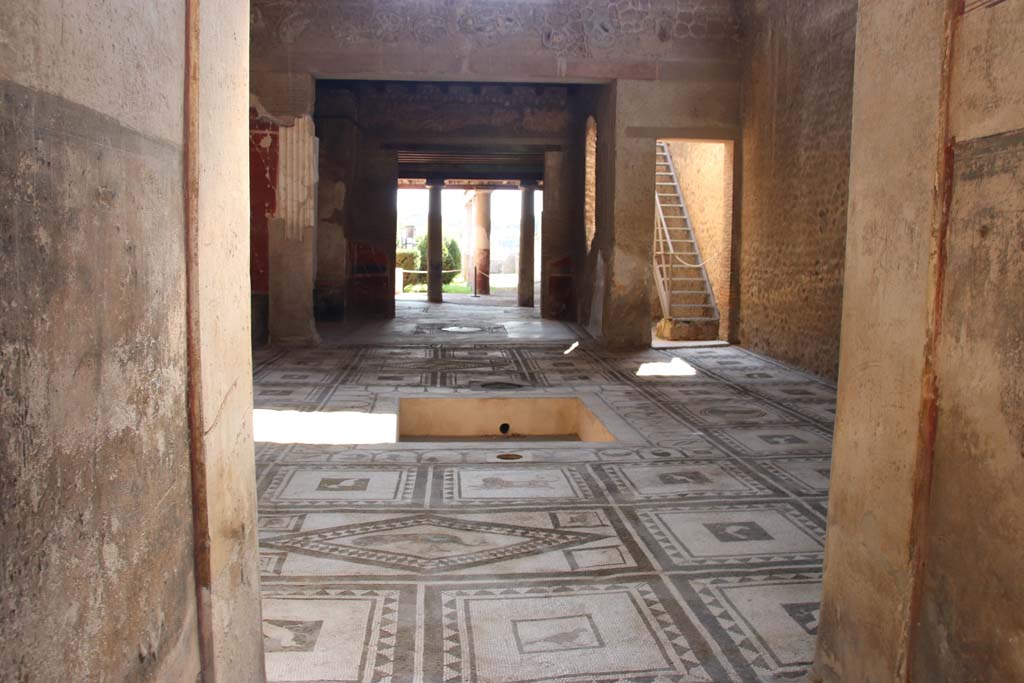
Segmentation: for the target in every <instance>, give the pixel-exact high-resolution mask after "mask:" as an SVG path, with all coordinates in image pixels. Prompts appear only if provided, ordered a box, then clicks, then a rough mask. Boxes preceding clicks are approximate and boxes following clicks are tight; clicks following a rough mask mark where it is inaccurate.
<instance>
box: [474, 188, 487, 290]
mask: <svg viewBox="0 0 1024 683" xmlns="http://www.w3.org/2000/svg"><path fill="white" fill-rule="evenodd" d="M473 244H474V245H475V246H474V250H473V259H474V265H475V266H476V293H477V294H490V293H491V190H477V191H476V195H475V196H474V197H473Z"/></svg>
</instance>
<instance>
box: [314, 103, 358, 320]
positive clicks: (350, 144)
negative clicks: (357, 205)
mask: <svg viewBox="0 0 1024 683" xmlns="http://www.w3.org/2000/svg"><path fill="white" fill-rule="evenodd" d="M342 97H344V96H342ZM345 99H347V101H338V102H336V104H335V108H334V111H333V114H332V116H330V117H325V118H322V119H320V120H318V121H317V125H316V130H317V136H318V137H319V138H320V150H321V153H320V159H319V165H320V168H319V173H320V183H319V186H318V196H317V234H316V236H317V247H316V259H317V265H316V317H317V319H320V320H338V319H340V318H342V317H343V316H344V314H345V289H346V284H347V282H348V238H347V237H346V226H347V225H348V221H349V220H350V217H351V211H350V208H349V207H350V206H351V204H352V200H354V195H353V193H352V192H351V189H352V183H353V178H354V175H355V163H356V152H357V145H358V141H359V129H358V128H357V127H356V124H355V123H354V117H355V97H354V96H352V95H351V94H350V95H349V96H347V97H346V98H345Z"/></svg>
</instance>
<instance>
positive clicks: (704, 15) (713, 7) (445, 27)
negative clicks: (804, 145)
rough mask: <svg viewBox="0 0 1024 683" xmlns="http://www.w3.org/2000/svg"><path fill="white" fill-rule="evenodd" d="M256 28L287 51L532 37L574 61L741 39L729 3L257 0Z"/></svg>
mask: <svg viewBox="0 0 1024 683" xmlns="http://www.w3.org/2000/svg"><path fill="white" fill-rule="evenodd" d="M252 26H253V31H254V33H263V34H264V35H266V37H268V38H269V39H270V40H271V41H273V42H276V43H279V44H284V45H290V44H295V43H298V42H300V41H305V40H308V39H309V37H310V35H312V34H326V35H329V36H330V38H331V40H333V41H334V42H336V43H341V44H343V45H349V44H351V45H358V44H363V43H366V44H369V43H378V44H379V43H385V44H393V43H408V42H414V43H419V44H421V45H434V44H444V43H445V42H446V41H451V40H454V39H456V38H469V39H471V40H472V41H473V42H474V43H477V44H482V45H489V44H495V43H499V42H502V41H506V40H509V39H519V40H521V39H523V38H528V39H529V40H530V41H531V42H532V43H533V44H534V45H535V46H536V47H537V48H539V49H543V50H547V51H553V52H556V53H560V54H566V55H575V56H590V55H595V54H600V53H602V52H607V51H610V50H613V49H618V50H623V51H627V52H628V51H635V50H636V49H637V48H638V47H639V46H641V45H642V44H643V43H644V39H648V40H650V41H653V42H656V43H672V42H702V41H733V40H735V38H736V36H737V34H738V22H737V21H736V19H735V17H734V15H733V12H732V8H731V3H730V2H727V1H726V0H611V1H610V2H599V1H598V0H548V1H546V2H536V3H523V2H508V1H506V2H491V1H490V0H477V1H475V2H474V1H472V0H471V1H469V2H466V1H464V0H446V1H445V2H443V3H436V2H425V1H423V0H419V1H417V0H390V1H386V2H370V1H368V0H362V1H359V2H351V3H337V2H333V1H331V0H316V1H314V2H307V3H296V2H293V1H291V0H256V1H255V2H254V3H253V6H252ZM320 37H325V35H321V36H320Z"/></svg>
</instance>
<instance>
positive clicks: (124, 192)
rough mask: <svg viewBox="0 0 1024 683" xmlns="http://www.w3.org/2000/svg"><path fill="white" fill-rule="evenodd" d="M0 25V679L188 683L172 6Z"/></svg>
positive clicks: (192, 645)
mask: <svg viewBox="0 0 1024 683" xmlns="http://www.w3.org/2000/svg"><path fill="white" fill-rule="evenodd" d="M0 26H3V29H2V31H3V34H4V38H3V40H0V243H2V245H3V246H2V248H0V251H2V253H3V257H2V258H0V291H2V292H3V295H2V296H0V319H2V320H3V323H2V324H0V500H2V501H3V503H2V506H0V507H2V511H0V547H2V548H3V550H2V551H0V563H2V567H0V572H2V576H3V580H2V583H3V587H2V589H0V642H3V647H0V671H2V672H3V673H2V674H0V678H3V679H4V680H16V681H28V680H32V681H128V680H131V681H193V680H195V679H196V676H197V674H198V673H199V666H200V665H199V651H198V642H199V641H198V637H197V628H196V597H195V583H194V575H193V552H192V546H193V537H192V505H191V495H190V486H191V481H190V469H189V432H188V416H187V406H186V396H187V390H186V373H187V357H186V351H185V340H186V332H185V330H186V316H185V253H184V243H185V239H184V230H185V221H184V213H183V210H182V207H183V195H182V177H183V169H182V154H183V147H182V140H183V134H184V133H183V124H182V111H183V108H184V105H183V87H184V69H185V59H184V55H185V48H184V26H185V16H184V3H180V2H171V3H158V4H146V5H139V4H138V3H136V2H133V1H131V0H121V1H117V2H111V3H107V4H106V5H99V6H95V5H87V4H85V3H72V4H69V5H66V6H63V7H61V8H60V9H59V11H58V10H57V9H54V8H52V6H50V5H46V4H41V3H37V2H31V1H29V0H24V1H23V0H14V1H13V2H4V3H0ZM62 26H73V27H75V30H68V31H62V30H61V27H62ZM169 27H176V30H169ZM243 196H244V195H243ZM243 305H244V304H243Z"/></svg>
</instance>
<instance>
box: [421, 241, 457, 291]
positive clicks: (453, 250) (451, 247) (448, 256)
mask: <svg viewBox="0 0 1024 683" xmlns="http://www.w3.org/2000/svg"><path fill="white" fill-rule="evenodd" d="M416 251H417V253H418V254H419V257H420V266H421V267H420V268H418V270H427V269H428V268H429V263H430V261H429V260H428V259H427V236H426V235H423V236H422V237H420V239H419V241H418V242H417V243H416ZM441 268H442V270H451V271H458V270H460V269H461V268H462V251H461V250H460V249H459V242H458V240H456V239H455V238H454V237H453V238H451V239H450V240H447V241H445V242H441ZM457 275H458V272H452V273H445V274H444V275H442V276H441V282H443V283H444V284H446V285H447V284H450V283H451V281H452V280H454V279H455V276H457ZM426 281H427V276H426V275H417V276H416V277H415V279H413V280H412V282H416V283H422V282H426Z"/></svg>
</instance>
